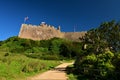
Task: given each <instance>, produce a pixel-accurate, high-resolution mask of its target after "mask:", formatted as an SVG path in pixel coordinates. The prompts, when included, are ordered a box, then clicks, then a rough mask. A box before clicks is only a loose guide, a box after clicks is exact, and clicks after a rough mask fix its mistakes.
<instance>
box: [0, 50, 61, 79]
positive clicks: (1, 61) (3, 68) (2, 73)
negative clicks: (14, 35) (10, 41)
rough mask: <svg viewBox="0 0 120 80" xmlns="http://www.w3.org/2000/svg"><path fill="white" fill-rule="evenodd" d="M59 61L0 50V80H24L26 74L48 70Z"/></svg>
mask: <svg viewBox="0 0 120 80" xmlns="http://www.w3.org/2000/svg"><path fill="white" fill-rule="evenodd" d="M58 64H60V61H55V60H54V61H53V60H39V59H33V58H28V57H26V56H24V55H21V54H11V53H9V54H7V55H6V53H5V52H4V53H3V52H0V80H20V79H21V80H24V79H25V78H26V77H28V76H32V75H35V74H37V73H40V72H43V71H46V70H49V69H51V68H53V67H55V66H57V65H58Z"/></svg>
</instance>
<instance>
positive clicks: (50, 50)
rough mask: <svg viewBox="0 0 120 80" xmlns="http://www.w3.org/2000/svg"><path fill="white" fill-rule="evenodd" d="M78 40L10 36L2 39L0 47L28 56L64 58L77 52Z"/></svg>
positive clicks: (70, 56) (73, 55)
mask: <svg viewBox="0 0 120 80" xmlns="http://www.w3.org/2000/svg"><path fill="white" fill-rule="evenodd" d="M79 46H81V44H80V43H79V42H72V41H68V40H64V39H60V38H52V39H49V40H41V41H33V40H30V39H21V38H19V37H11V38H8V39H7V40H5V41H3V42H2V44H1V46H0V49H1V50H4V49H5V50H4V51H7V52H11V53H20V54H24V55H26V56H28V57H32V58H38V59H49V60H50V59H52V60H55V59H56V60H58V59H62V58H63V59H65V58H74V57H75V56H76V54H78V53H79V49H76V47H77V48H79Z"/></svg>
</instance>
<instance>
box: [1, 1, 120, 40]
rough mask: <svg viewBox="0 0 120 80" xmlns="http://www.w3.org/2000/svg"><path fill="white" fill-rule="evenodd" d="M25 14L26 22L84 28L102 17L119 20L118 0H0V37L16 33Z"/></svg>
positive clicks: (82, 29)
mask: <svg viewBox="0 0 120 80" xmlns="http://www.w3.org/2000/svg"><path fill="white" fill-rule="evenodd" d="M26 16H28V17H29V20H28V21H26V24H33V25H38V24H40V23H41V22H46V23H47V24H50V25H53V26H55V27H58V26H59V25H60V26H61V31H62V32H73V31H74V27H75V30H76V31H87V30H89V29H91V28H95V27H98V26H99V25H100V24H101V23H102V22H104V21H111V20H117V21H120V0H0V40H5V39H7V38H9V37H12V36H17V35H18V33H19V30H20V27H21V24H22V23H24V18H25V17H26Z"/></svg>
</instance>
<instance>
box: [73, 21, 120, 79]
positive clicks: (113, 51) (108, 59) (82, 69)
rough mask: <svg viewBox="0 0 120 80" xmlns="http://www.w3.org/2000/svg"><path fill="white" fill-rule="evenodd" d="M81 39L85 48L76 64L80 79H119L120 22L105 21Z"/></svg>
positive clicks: (76, 72)
mask: <svg viewBox="0 0 120 80" xmlns="http://www.w3.org/2000/svg"><path fill="white" fill-rule="evenodd" d="M80 39H81V40H82V45H83V48H80V49H81V54H78V55H77V58H76V61H75V64H74V67H75V74H76V75H78V79H81V78H83V79H84V80H91V79H92V80H117V79H118V76H119V75H120V70H119V68H118V66H119V57H118V54H119V51H120V23H116V22H115V21H111V22H105V23H103V24H101V25H100V26H99V27H98V28H96V29H91V30H89V31H88V32H87V33H86V35H85V36H84V37H82V38H80Z"/></svg>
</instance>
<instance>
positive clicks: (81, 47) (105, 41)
mask: <svg viewBox="0 0 120 80" xmlns="http://www.w3.org/2000/svg"><path fill="white" fill-rule="evenodd" d="M80 40H81V41H82V42H72V41H69V40H64V39H60V38H52V39H49V40H41V41H33V40H30V39H21V38H18V37H11V38H9V39H7V40H5V41H0V69H1V70H0V79H1V80H4V79H7V80H14V79H16V78H17V77H18V76H19V77H25V76H27V75H31V74H34V73H37V72H40V71H43V70H48V69H50V68H53V67H54V66H55V65H57V64H59V60H64V59H65V60H66V59H75V63H74V65H73V66H69V67H67V73H68V74H69V75H68V76H69V77H70V80H118V79H119V76H120V68H119V66H120V23H117V22H115V21H111V22H104V23H102V24H101V25H100V26H99V27H98V28H96V29H91V30H89V31H88V32H87V33H86V35H85V36H84V37H82V38H80ZM48 60H49V61H48ZM52 60H54V61H52Z"/></svg>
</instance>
